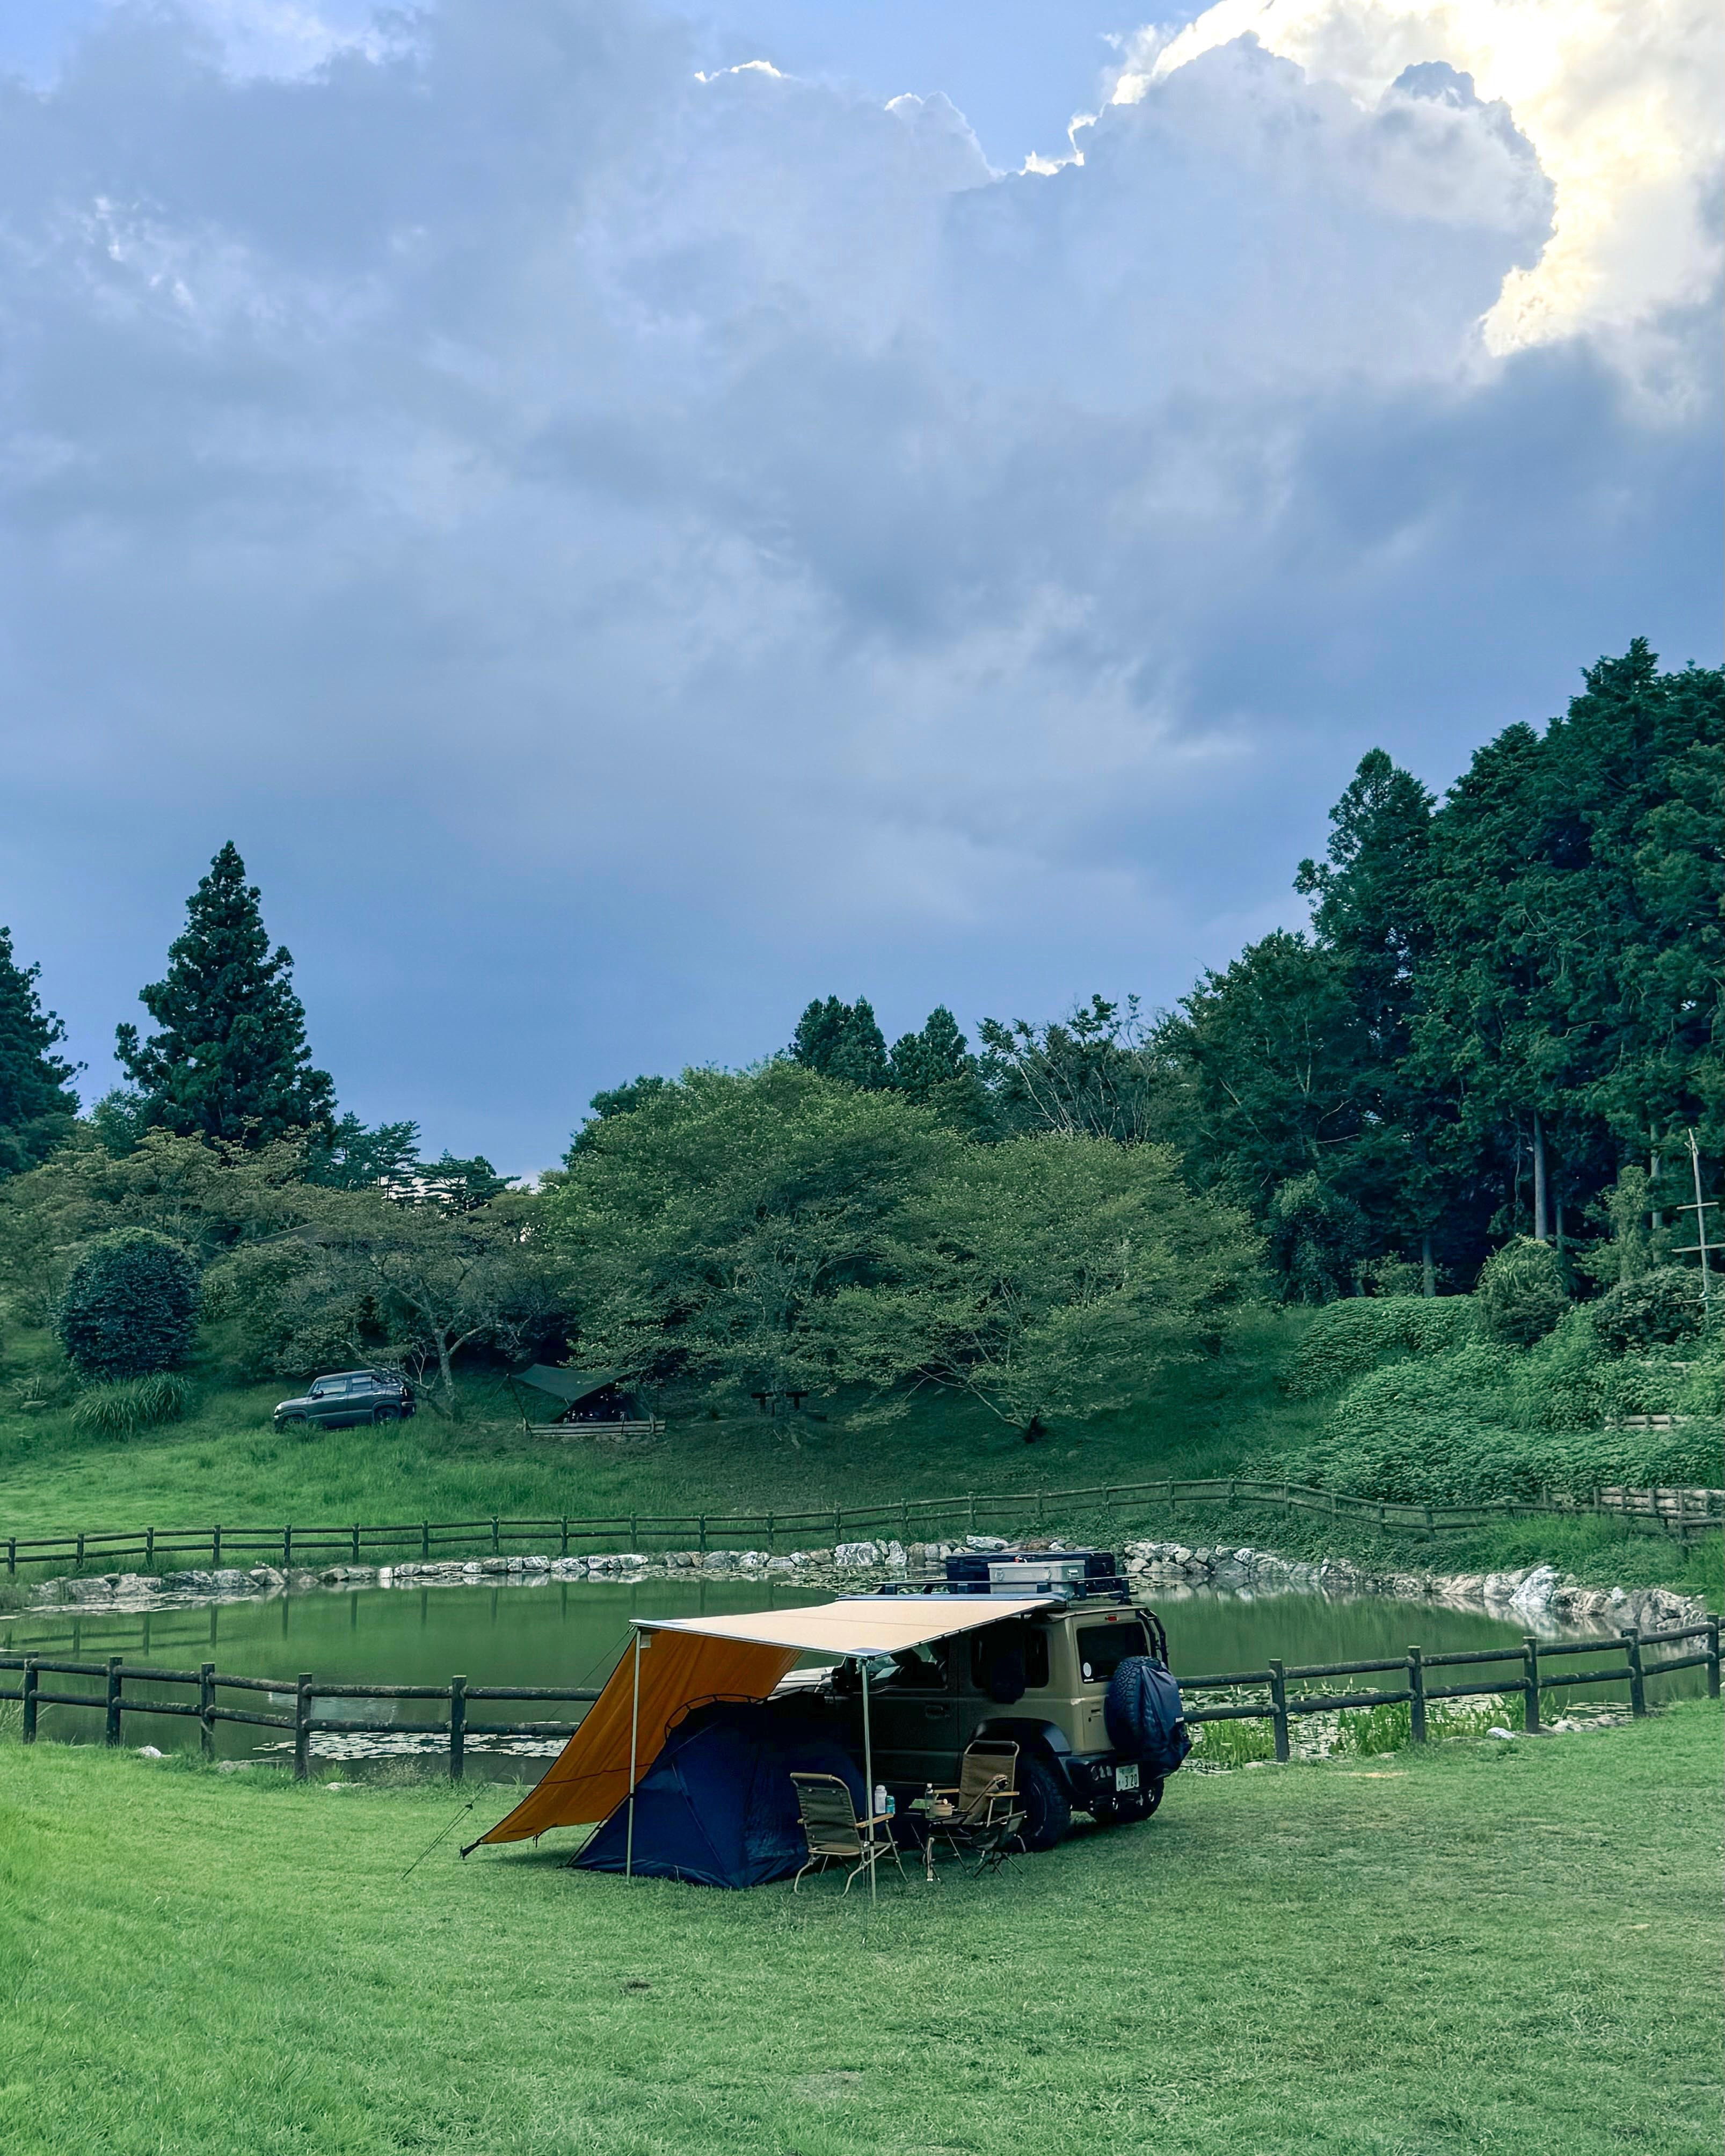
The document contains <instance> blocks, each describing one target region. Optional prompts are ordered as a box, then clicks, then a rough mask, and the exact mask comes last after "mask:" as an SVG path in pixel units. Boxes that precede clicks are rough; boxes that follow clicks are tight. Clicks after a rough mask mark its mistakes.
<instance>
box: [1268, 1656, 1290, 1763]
mask: <svg viewBox="0 0 1725 2156" xmlns="http://www.w3.org/2000/svg"><path fill="white" fill-rule="evenodd" d="M1270 1722H1271V1728H1272V1729H1273V1730H1274V1732H1275V1734H1276V1758H1278V1759H1279V1760H1281V1762H1282V1763H1284V1764H1286V1761H1287V1757H1288V1680H1287V1674H1286V1671H1285V1670H1284V1669H1283V1667H1282V1666H1281V1663H1280V1662H1278V1661H1272V1662H1271V1665H1270Z"/></svg>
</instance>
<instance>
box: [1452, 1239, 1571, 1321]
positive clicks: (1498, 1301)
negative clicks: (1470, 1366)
mask: <svg viewBox="0 0 1725 2156" xmlns="http://www.w3.org/2000/svg"><path fill="white" fill-rule="evenodd" d="M1475 1301H1476V1303H1477V1304H1478V1306H1479V1313H1480V1317H1481V1322H1482V1324H1483V1327H1484V1329H1485V1332H1486V1337H1487V1338H1488V1339H1491V1340H1497V1341H1501V1342H1503V1343H1504V1344H1505V1345H1506V1346H1507V1347H1532V1344H1533V1342H1535V1341H1536V1340H1543V1339H1544V1337H1545V1336H1546V1334H1547V1333H1548V1332H1550V1331H1551V1329H1552V1327H1553V1326H1554V1325H1555V1324H1556V1323H1557V1322H1558V1319H1559V1318H1560V1317H1562V1316H1563V1312H1565V1311H1566V1310H1567V1309H1568V1307H1569V1296H1568V1291H1567V1290H1566V1289H1565V1288H1564V1286H1563V1270H1562V1268H1561V1267H1560V1266H1559V1265H1558V1254H1557V1252H1556V1251H1555V1250H1553V1248H1552V1246H1551V1245H1550V1244H1549V1243H1538V1242H1535V1240H1533V1238H1532V1236H1531V1235H1517V1237H1516V1239H1515V1240H1514V1242H1512V1243H1506V1244H1505V1245H1504V1246H1503V1248H1502V1250H1494V1251H1493V1252H1492V1253H1491V1256H1490V1257H1489V1258H1487V1259H1486V1262H1485V1264H1484V1265H1482V1266H1481V1268H1480V1278H1479V1286H1478V1287H1477V1288H1476V1290H1475Z"/></svg>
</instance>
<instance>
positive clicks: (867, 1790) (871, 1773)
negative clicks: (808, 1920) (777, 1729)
mask: <svg viewBox="0 0 1725 2156" xmlns="http://www.w3.org/2000/svg"><path fill="white" fill-rule="evenodd" d="M861 1669H862V1681H863V1686H862V1691H863V1816H864V1818H865V1819H866V1820H867V1821H868V1822H869V1824H868V1825H867V1826H866V1827H865V1829H864V1830H863V1831H864V1832H865V1834H866V1835H867V1836H868V1838H869V1840H870V1845H872V1844H873V1842H874V1839H875V1739H874V1734H873V1732H872V1731H871V1730H870V1727H869V1665H868V1662H867V1660H866V1658H865V1660H864V1661H863V1662H862V1664H861ZM869 1899H870V1901H871V1902H872V1901H874V1900H875V1862H874V1859H873V1858H872V1856H871V1857H870V1860H869Z"/></svg>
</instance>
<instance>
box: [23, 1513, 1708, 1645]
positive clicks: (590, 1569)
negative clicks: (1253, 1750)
mask: <svg viewBox="0 0 1725 2156" xmlns="http://www.w3.org/2000/svg"><path fill="white" fill-rule="evenodd" d="M1065 1547H1066V1545H1065V1544H1063V1543H1060V1542H1059V1541H1055V1540H1044V1539H1040V1538H1035V1539H1030V1540H1027V1541H1021V1542H1014V1543H1008V1542H1006V1541H1004V1540H1003V1539H1001V1538H1000V1537H998V1536H993V1535H968V1536H966V1537H964V1539H963V1541H960V1542H944V1543H910V1544H909V1545H908V1546H906V1544H904V1543H900V1542H896V1541H886V1542H849V1543H839V1544H838V1545H837V1546H836V1547H835V1548H829V1549H814V1550H795V1551H792V1552H790V1553H772V1552H769V1551H767V1550H728V1549H726V1550H707V1551H706V1552H701V1551H698V1550H670V1551H660V1552H655V1553H647V1552H644V1551H619V1552H608V1553H604V1554H603V1555H598V1556H593V1557H558V1558H552V1557H543V1556H534V1557H487V1558H467V1559H465V1560H464V1559H459V1558H445V1559H434V1560H433V1561H431V1562H429V1563H407V1564H398V1565H364V1564H336V1565H327V1566H325V1567H324V1568H321V1570H319V1571H316V1572H312V1571H299V1570H295V1571H292V1572H284V1571H281V1570H279V1569H278V1568H276V1567H275V1566H273V1565H267V1564H259V1565H254V1566H252V1567H250V1568H249V1569H246V1570H241V1569H239V1568H223V1569H220V1570H213V1571H203V1570H191V1571H182V1572H169V1573H102V1574H98V1575H95V1576H94V1577H80V1578H65V1579H58V1580H49V1581H46V1582H44V1584H43V1585H42V1586H41V1587H39V1589H37V1591H36V1599H38V1600H39V1601H42V1602H50V1603H59V1604H84V1605H98V1606H107V1607H114V1606H116V1605H121V1606H125V1607H129V1608H134V1609H135V1608H139V1607H149V1606H151V1605H157V1606H159V1605H161V1604H164V1603H167V1602H170V1601H172V1602H173V1603H177V1604H184V1603H187V1602H208V1601H219V1600H227V1599H252V1598H255V1597H257V1596H260V1595H271V1594H282V1593H295V1594H302V1593H309V1592H311V1591H313V1590H316V1589H320V1588H321V1589H331V1590H351V1589H355V1588H361V1587H382V1588H410V1587H411V1588H430V1587H478V1586H496V1587H504V1586H513V1587H531V1586H535V1585H543V1584H547V1583H548V1582H549V1581H552V1580H592V1581H594V1582H596V1583H597V1582H607V1581H608V1582H613V1583H616V1582H623V1581H633V1580H639V1579H648V1578H684V1579H692V1578H724V1579H735V1580H765V1581H771V1582H773V1583H774V1584H795V1585H797V1586H798V1587H811V1588H834V1587H835V1588H839V1589H853V1590H856V1589H866V1588H868V1587H870V1586H871V1585H874V1584H878V1583H879V1582H880V1580H882V1579H883V1578H895V1577H896V1578H904V1577H906V1576H910V1575H914V1574H919V1573H924V1572H927V1571H929V1570H932V1569H937V1568H938V1567H939V1565H940V1563H941V1561H942V1559H943V1558H947V1557H949V1556H953V1555H957V1554H958V1553H963V1552H967V1551H971V1552H983V1553H989V1554H997V1553H998V1554H1001V1555H1014V1556H1020V1555H1022V1556H1030V1555H1034V1554H1038V1553H1044V1552H1047V1551H1051V1550H1059V1549H1061V1548H1065ZM1117 1547H1118V1548H1119V1551H1120V1554H1121V1558H1122V1562H1123V1563H1124V1564H1125V1567H1126V1569H1127V1574H1128V1576H1129V1577H1130V1578H1132V1581H1133V1582H1134V1584H1137V1583H1142V1584H1143V1587H1144V1589H1145V1590H1146V1591H1147V1592H1149V1591H1154V1592H1155V1593H1156V1594H1158V1595H1160V1596H1161V1597H1162V1598H1163V1599H1165V1600H1166V1599H1178V1597H1179V1596H1181V1595H1182V1594H1189V1593H1192V1592H1194V1591H1200V1590H1204V1589H1209V1590H1212V1591H1221V1592H1223V1593H1232V1594H1240V1595H1242V1596H1247V1595H1270V1594H1321V1595H1325V1596H1330V1597H1333V1598H1335V1599H1347V1598H1350V1597H1353V1596H1357V1595H1364V1594H1382V1595H1389V1596H1393V1597H1394V1598H1396V1599H1399V1600H1403V1601H1409V1602H1422V1603H1429V1604H1439V1605H1440V1606H1442V1607H1444V1608H1445V1609H1477V1610H1481V1611H1483V1612H1485V1613H1486V1614H1490V1615H1493V1616H1500V1617H1504V1618H1508V1619H1512V1620H1522V1621H1523V1622H1526V1623H1527V1624H1529V1625H1534V1626H1536V1627H1558V1626H1562V1627H1570V1626H1573V1627H1575V1628H1576V1629H1578V1630H1589V1629H1591V1628H1594V1627H1598V1628H1599V1629H1600V1630H1617V1629H1618V1628H1619V1627H1620V1626H1624V1625H1639V1626H1640V1628H1641V1630H1644V1631H1649V1630H1657V1629H1659V1628H1661V1627H1662V1626H1665V1625H1682V1624H1692V1623H1694V1622H1696V1621H1697V1620H1698V1619H1699V1618H1700V1617H1702V1615H1704V1614H1706V1613H1705V1607H1704V1604H1702V1602H1701V1601H1700V1600H1699V1599H1695V1598H1690V1597H1686V1596H1683V1595H1681V1594H1672V1593H1671V1592H1670V1591H1669V1590H1668V1589H1665V1588H1662V1587H1643V1588H1621V1587H1613V1588H1597V1587H1579V1586H1576V1585H1574V1584H1572V1583H1569V1582H1566V1581H1565V1580H1564V1579H1563V1577H1562V1575H1561V1574H1560V1573H1558V1571H1557V1570H1556V1569H1555V1568H1554V1567H1553V1566H1551V1565H1548V1564H1544V1565H1530V1566H1528V1567H1527V1568H1524V1569H1523V1570H1521V1571H1518V1572H1498V1573H1413V1572H1399V1573H1374V1572H1368V1571H1363V1570H1360V1569H1358V1568H1356V1567H1354V1566H1353V1565H1350V1564H1348V1563H1345V1562H1343V1561H1342V1560H1340V1559H1337V1558H1328V1559H1326V1560H1325V1561H1323V1562H1322V1563H1316V1564H1314V1563H1306V1562H1304V1561H1302V1560H1301V1559H1297V1558H1284V1557H1279V1556H1277V1555H1276V1553H1275V1552H1274V1551H1271V1550H1260V1549H1249V1548H1242V1549H1236V1548H1226V1547H1223V1546H1221V1545H1216V1546H1214V1547H1210V1546H1203V1545H1199V1546H1192V1545H1189V1544H1187V1543H1168V1542H1127V1543H1122V1544H1120V1545H1118V1546H1117Z"/></svg>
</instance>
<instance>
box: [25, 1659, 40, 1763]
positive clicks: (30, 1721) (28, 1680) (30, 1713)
mask: <svg viewBox="0 0 1725 2156" xmlns="http://www.w3.org/2000/svg"><path fill="white" fill-rule="evenodd" d="M38 1681H39V1680H38V1677H37V1674H36V1665H35V1664H34V1662H31V1661H27V1662H26V1663H25V1664H24V1681H23V1687H22V1689H23V1695H24V1727H23V1740H24V1742H25V1743H26V1744H33V1743H35V1742H36V1686H37V1683H38Z"/></svg>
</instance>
